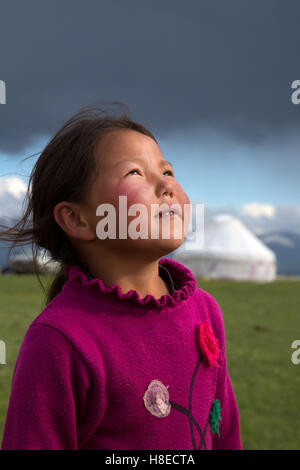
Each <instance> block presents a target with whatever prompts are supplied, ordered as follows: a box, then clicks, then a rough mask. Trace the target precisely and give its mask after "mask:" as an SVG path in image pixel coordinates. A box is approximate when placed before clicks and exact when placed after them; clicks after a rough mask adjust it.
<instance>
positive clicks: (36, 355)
mask: <svg viewBox="0 0 300 470" xmlns="http://www.w3.org/2000/svg"><path fill="white" fill-rule="evenodd" d="M87 390H88V375H87V371H86V368H85V367H84V364H83V362H82V361H81V359H80V357H79V355H77V354H76V351H75V350H74V348H73V346H72V344H71V343H70V342H69V341H68V339H67V338H66V337H65V336H64V335H63V334H62V333H61V332H60V331H58V330H56V329H54V328H53V327H51V326H48V325H46V324H32V325H31V326H30V327H29V329H28V331H27V333H26V335H25V337H24V340H23V343H22V345H21V348H20V351H19V355H18V358H17V361H16V364H15V368H14V373H13V378H12V384H11V393H10V399H9V404H8V409H7V415H6V422H5V427H4V434H3V439H2V449H3V450H22V449H31V450H63V449H69V450H71V449H78V434H77V426H78V425H80V422H81V421H82V419H83V415H84V410H85V406H86V403H85V402H86V393H87Z"/></svg>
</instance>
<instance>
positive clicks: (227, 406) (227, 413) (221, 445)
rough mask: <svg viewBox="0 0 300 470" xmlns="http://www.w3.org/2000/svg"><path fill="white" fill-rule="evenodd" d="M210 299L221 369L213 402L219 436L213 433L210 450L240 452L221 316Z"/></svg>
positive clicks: (213, 300) (236, 417)
mask: <svg viewBox="0 0 300 470" xmlns="http://www.w3.org/2000/svg"><path fill="white" fill-rule="evenodd" d="M210 299H211V301H212V305H211V313H212V320H213V323H214V327H215V328H216V333H217V337H218V339H219V343H220V349H221V361H220V362H221V367H220V368H219V369H218V376H217V386H216V392H215V400H219V403H220V410H221V419H222V421H219V435H218V433H214V434H213V436H212V448H213V450H242V442H241V435H240V419H239V411H238V406H237V402H236V398H235V395H234V391H233V387H232V384H231V380H230V376H229V372H228V368H227V358H226V341H225V330H224V322H223V315H222V312H221V309H220V307H219V305H218V303H217V301H216V300H215V299H214V298H213V297H212V296H210Z"/></svg>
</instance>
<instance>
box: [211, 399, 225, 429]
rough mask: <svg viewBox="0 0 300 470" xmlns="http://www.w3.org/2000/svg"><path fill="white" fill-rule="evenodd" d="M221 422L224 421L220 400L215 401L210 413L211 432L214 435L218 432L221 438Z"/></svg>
mask: <svg viewBox="0 0 300 470" xmlns="http://www.w3.org/2000/svg"><path fill="white" fill-rule="evenodd" d="M219 421H222V418H221V407H220V402H219V400H214V402H213V404H212V407H211V411H210V420H209V424H210V432H211V433H212V434H215V433H216V432H217V433H218V436H219V437H220V430H219Z"/></svg>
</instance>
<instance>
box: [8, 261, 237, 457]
mask: <svg viewBox="0 0 300 470" xmlns="http://www.w3.org/2000/svg"><path fill="white" fill-rule="evenodd" d="M160 264H161V266H163V267H165V268H167V270H168V271H169V273H170V275H171V278H172V279H173V280H174V282H175V283H176V285H177V287H178V290H175V291H174V292H173V293H172V294H171V293H170V294H167V295H163V296H162V297H161V298H160V299H156V298H155V297H154V296H152V295H147V296H146V297H145V298H143V299H141V298H140V296H139V294H138V292H137V291H135V290H131V291H129V292H128V293H126V294H123V293H122V291H121V289H120V287H119V286H118V285H113V286H111V287H105V286H104V284H103V282H102V281H101V280H100V279H98V278H95V279H89V278H88V277H87V275H86V273H85V272H84V270H83V269H82V267H80V266H78V265H73V266H70V267H68V268H66V273H67V274H68V279H67V281H66V283H65V284H64V287H63V290H62V292H61V293H60V294H59V295H58V296H57V297H55V298H54V299H53V300H52V301H51V302H50V303H49V304H48V305H47V307H46V308H45V309H44V310H43V311H42V312H41V313H40V314H39V315H38V317H37V318H36V319H35V320H34V321H33V322H32V324H31V325H30V327H29V329H28V331H27V333H26V335H25V338H24V340H23V343H22V345H21V348H20V351H19V355H18V358H17V362H16V365H15V369H14V374H13V379H12V388H11V395H10V400H9V406H8V410H7V416H6V423H5V429H4V435H3V440H2V449H104V450H173V449H175V450H193V449H194V450H198V449H241V448H242V447H241V439H240V425H239V415H238V408H237V403H236V400H235V396H234V392H233V389H232V385H231V382H230V377H229V374H228V370H227V364H226V353H225V334H224V325H223V319H222V313H221V310H220V307H219V305H218V303H217V302H216V301H215V300H214V298H213V297H212V296H211V295H210V294H208V293H207V292H205V291H204V290H203V289H200V288H198V287H197V283H196V280H195V278H194V276H193V274H192V272H191V271H190V270H189V269H187V268H186V267H185V266H183V265H182V264H180V263H178V262H176V261H174V260H172V259H169V258H162V259H161V260H160Z"/></svg>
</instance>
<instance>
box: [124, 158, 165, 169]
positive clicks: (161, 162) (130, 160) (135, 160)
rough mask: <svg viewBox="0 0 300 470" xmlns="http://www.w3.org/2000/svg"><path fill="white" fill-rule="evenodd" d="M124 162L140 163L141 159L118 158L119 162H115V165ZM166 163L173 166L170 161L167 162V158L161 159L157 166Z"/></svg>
mask: <svg viewBox="0 0 300 470" xmlns="http://www.w3.org/2000/svg"><path fill="white" fill-rule="evenodd" d="M125 162H139V163H141V162H142V160H141V159H139V158H130V159H129V158H126V159H124V160H120V161H119V162H117V163H116V165H115V166H117V165H120V164H121V163H125ZM167 165H170V166H171V167H172V168H173V165H172V163H171V162H169V161H168V160H161V161H160V162H159V166H160V167H163V166H167Z"/></svg>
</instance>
